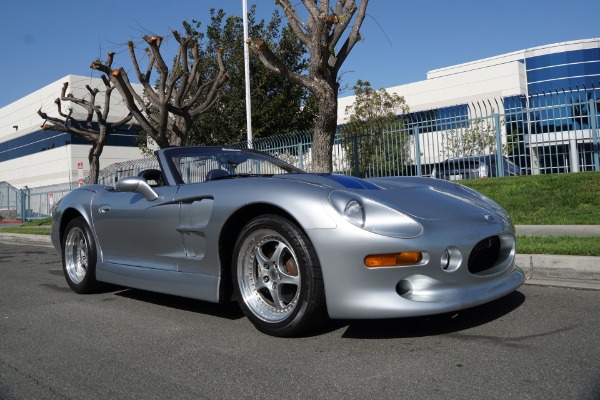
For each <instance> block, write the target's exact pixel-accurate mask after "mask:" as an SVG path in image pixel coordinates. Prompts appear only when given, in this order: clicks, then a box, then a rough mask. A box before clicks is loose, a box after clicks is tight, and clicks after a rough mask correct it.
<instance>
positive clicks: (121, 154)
mask: <svg viewBox="0 0 600 400" xmlns="http://www.w3.org/2000/svg"><path fill="white" fill-rule="evenodd" d="M65 82H68V84H69V86H68V91H67V93H71V94H73V96H74V97H79V98H83V97H85V96H89V92H88V90H87V89H86V85H89V86H90V87H91V88H92V89H94V88H98V89H99V91H100V92H99V94H98V96H97V102H98V104H104V98H103V96H102V93H103V92H104V83H103V82H102V80H101V79H99V78H91V77H85V76H77V75H67V76H65V77H64V78H61V79H59V80H57V81H56V82H53V83H51V84H49V85H48V86H46V87H43V88H41V89H39V90H37V91H35V92H33V93H31V94H29V95H27V96H25V97H23V98H21V99H19V100H17V101H15V102H13V103H11V104H9V105H7V106H5V107H3V108H1V109H0V182H8V183H9V184H10V185H12V186H13V187H16V188H19V189H20V188H23V187H25V186H27V187H30V188H31V187H39V186H46V185H53V184H62V183H67V182H77V181H78V180H79V179H80V178H81V177H82V176H83V177H87V176H88V175H89V162H88V152H89V150H90V148H91V144H89V142H85V141H83V140H81V139H79V138H76V137H74V136H71V135H70V134H67V133H63V132H56V131H51V130H44V129H43V128H42V125H43V123H44V120H43V119H42V118H41V117H40V116H39V115H38V113H37V112H38V110H40V109H41V110H42V111H43V112H45V113H46V114H48V115H50V116H56V117H58V110H57V106H56V104H55V103H54V100H55V99H57V98H59V97H60V95H61V90H62V87H63V84H64V83H65ZM112 96H113V97H112V99H111V109H110V114H109V115H110V117H109V121H110V120H112V121H117V120H120V119H121V118H122V117H123V116H125V115H127V113H128V111H127V108H126V107H125V106H124V105H123V103H122V100H121V98H120V96H119V93H118V92H117V91H116V90H115V91H113V94H112ZM62 107H63V111H66V109H67V108H68V107H72V108H73V114H74V115H75V114H79V115H80V118H81V119H83V120H85V118H86V114H84V112H85V110H83V109H81V108H80V107H78V106H73V105H71V104H69V102H63V103H62ZM80 118H78V119H80ZM128 128H132V126H131V125H130V126H128V127H125V128H124V130H123V131H119V132H116V134H112V135H111V136H112V137H111V136H109V140H108V142H107V145H106V146H105V147H104V151H103V152H102V156H101V160H100V168H104V167H106V166H108V165H110V164H113V163H116V162H121V161H127V160H131V159H136V158H141V157H142V153H141V151H140V149H139V148H138V147H137V145H136V140H135V139H136V135H137V134H136V132H135V129H131V130H130V131H127V129H128Z"/></svg>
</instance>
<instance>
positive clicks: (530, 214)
mask: <svg viewBox="0 0 600 400" xmlns="http://www.w3.org/2000/svg"><path fill="white" fill-rule="evenodd" d="M460 183H461V184H463V185H465V186H468V187H470V188H473V189H475V190H477V191H478V192H480V193H482V194H484V195H486V196H487V197H489V198H491V199H493V200H494V201H496V202H497V203H498V204H500V205H501V206H502V207H504V208H505V209H506V211H508V212H509V214H510V215H511V217H512V219H513V222H514V224H515V225H600V172H580V173H577V174H555V175H532V176H520V177H507V178H488V179H471V180H465V181H461V182H460Z"/></svg>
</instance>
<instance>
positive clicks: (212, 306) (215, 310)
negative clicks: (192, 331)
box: [114, 288, 244, 320]
mask: <svg viewBox="0 0 600 400" xmlns="http://www.w3.org/2000/svg"><path fill="white" fill-rule="evenodd" d="M114 295H115V296H120V297H125V298H128V299H132V300H139V301H143V302H146V303H152V304H155V305H158V306H162V307H169V308H174V309H177V310H183V311H190V312H194V313H199V314H206V315H210V316H213V317H221V318H224V319H229V320H236V319H240V318H243V317H244V314H243V313H242V310H241V309H240V307H239V306H238V305H237V303H235V302H227V303H223V304H217V303H210V302H208V301H202V300H195V299H190V298H187V297H179V296H173V295H168V294H162V293H156V292H149V291H145V290H139V289H129V288H121V290H118V291H116V292H115V293H114Z"/></svg>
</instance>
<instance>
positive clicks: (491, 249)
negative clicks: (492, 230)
mask: <svg viewBox="0 0 600 400" xmlns="http://www.w3.org/2000/svg"><path fill="white" fill-rule="evenodd" d="M500 248H501V242H500V238H499V237H498V236H490V237H489V238H485V239H483V240H482V241H480V242H479V243H477V244H476V245H475V247H474V248H473V250H472V251H471V255H470V256H469V272H470V273H472V274H480V273H482V272H484V271H486V270H488V269H490V268H493V267H494V266H496V265H497V264H498V263H499V262H500V261H502V260H500V259H499V258H500V254H501V252H500Z"/></svg>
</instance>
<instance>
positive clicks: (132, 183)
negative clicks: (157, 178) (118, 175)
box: [116, 176, 158, 201]
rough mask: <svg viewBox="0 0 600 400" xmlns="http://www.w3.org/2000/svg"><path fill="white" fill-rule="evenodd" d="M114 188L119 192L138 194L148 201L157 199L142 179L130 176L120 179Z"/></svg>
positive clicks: (155, 194)
mask: <svg viewBox="0 0 600 400" xmlns="http://www.w3.org/2000/svg"><path fill="white" fill-rule="evenodd" d="M116 188H117V190H118V191H120V192H134V193H140V194H141V195H142V196H144V197H145V198H146V200H148V201H154V200H156V199H158V194H157V193H156V192H155V191H154V190H152V188H151V187H150V185H148V182H146V180H145V179H144V178H140V177H137V176H130V177H129V178H124V179H121V180H119V181H118V182H117V185H116Z"/></svg>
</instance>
